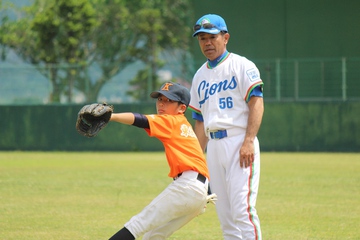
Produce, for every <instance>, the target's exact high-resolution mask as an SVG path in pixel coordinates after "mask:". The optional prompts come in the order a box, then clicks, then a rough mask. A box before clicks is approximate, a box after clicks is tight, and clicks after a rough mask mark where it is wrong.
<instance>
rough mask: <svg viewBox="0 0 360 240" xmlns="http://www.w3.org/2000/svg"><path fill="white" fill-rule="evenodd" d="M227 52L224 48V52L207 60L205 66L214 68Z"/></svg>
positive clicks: (226, 55)
mask: <svg viewBox="0 0 360 240" xmlns="http://www.w3.org/2000/svg"><path fill="white" fill-rule="evenodd" d="M229 54H230V53H229V52H228V51H227V50H225V52H224V53H223V54H221V55H220V56H219V57H217V58H216V59H214V60H212V61H210V60H209V59H208V60H207V67H208V68H210V69H212V68H215V67H216V66H217V65H219V64H220V63H222V62H223V61H224V60H225V59H226V58H227V57H228V56H229Z"/></svg>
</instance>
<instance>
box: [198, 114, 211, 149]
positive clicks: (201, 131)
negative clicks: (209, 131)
mask: <svg viewBox="0 0 360 240" xmlns="http://www.w3.org/2000/svg"><path fill="white" fill-rule="evenodd" d="M194 132H195V134H196V136H197V138H198V140H199V143H200V146H201V149H202V150H203V152H205V149H206V145H207V143H208V141H209V139H208V138H207V136H206V135H205V130H204V122H202V121H199V120H196V121H195V126H194Z"/></svg>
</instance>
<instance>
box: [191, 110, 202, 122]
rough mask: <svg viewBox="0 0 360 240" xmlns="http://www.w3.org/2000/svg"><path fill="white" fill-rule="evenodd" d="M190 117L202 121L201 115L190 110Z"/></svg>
mask: <svg viewBox="0 0 360 240" xmlns="http://www.w3.org/2000/svg"><path fill="white" fill-rule="evenodd" d="M192 118H193V119H195V120H198V121H201V122H203V121H204V119H203V116H202V115H201V114H199V113H196V112H192Z"/></svg>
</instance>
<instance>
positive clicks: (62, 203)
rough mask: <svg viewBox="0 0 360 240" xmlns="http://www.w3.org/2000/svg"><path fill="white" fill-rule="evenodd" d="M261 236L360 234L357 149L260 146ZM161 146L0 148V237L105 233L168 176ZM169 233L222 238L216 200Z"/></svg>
mask: <svg viewBox="0 0 360 240" xmlns="http://www.w3.org/2000/svg"><path fill="white" fill-rule="evenodd" d="M261 161H262V162H261V164H262V166H261V171H262V172H261V174H262V175H261V180H260V189H259V196H258V203H257V210H258V213H259V216H260V220H261V227H262V231H263V239H264V240H282V239H284V240H288V239H290V240H305V239H314V240H315V239H360V227H359V226H360V225H359V224H360V207H359V204H360V154H350V153H263V154H262V160H261ZM167 173H168V166H167V163H166V160H165V156H164V154H163V153H154V152H151V153H149V152H146V153H120V152H119V153H99V152H94V153H92V152H81V153H67V152H0V229H1V230H0V239H2V240H15V239H16V240H19V239H20V240H21V239H27V240H39V239H46V240H50V239H56V240H57V239H59V240H60V239H61V240H67V239H69V240H74V239H94V240H95V239H108V238H109V237H110V236H112V235H113V234H114V233H115V232H116V231H118V230H119V229H120V228H121V227H122V226H123V224H124V223H125V222H126V221H128V220H129V219H130V217H131V216H133V215H135V214H136V213H138V212H139V211H141V209H142V208H143V207H145V206H146V205H147V204H148V203H149V202H150V201H151V200H152V199H153V198H154V197H155V196H156V195H157V194H158V193H160V192H161V191H162V190H163V189H164V188H165V187H166V186H167V185H168V184H169V183H170V182H171V179H170V178H168V177H167ZM170 239H173V240H174V239H179V240H180V239H189V240H205V239H206V240H208V239H209V240H210V239H222V237H221V231H220V227H219V222H218V220H217V217H216V213H215V207H214V206H213V205H208V208H207V210H206V212H205V214H203V215H200V216H199V217H197V218H195V219H194V220H192V221H191V222H190V223H189V224H187V225H186V226H185V227H183V228H182V229H180V230H179V231H177V232H176V233H175V234H173V235H172V236H171V237H170Z"/></svg>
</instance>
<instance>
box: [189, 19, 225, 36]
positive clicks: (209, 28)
mask: <svg viewBox="0 0 360 240" xmlns="http://www.w3.org/2000/svg"><path fill="white" fill-rule="evenodd" d="M193 30H194V34H193V35H192V36H193V37H195V36H196V35H198V34H199V33H201V32H204V33H210V34H218V33H220V32H228V30H227V26H226V23H225V20H224V19H223V18H222V17H220V16H219V15H216V14H207V15H204V16H202V17H201V18H199V20H197V22H196V24H195V25H194V29H193Z"/></svg>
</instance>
